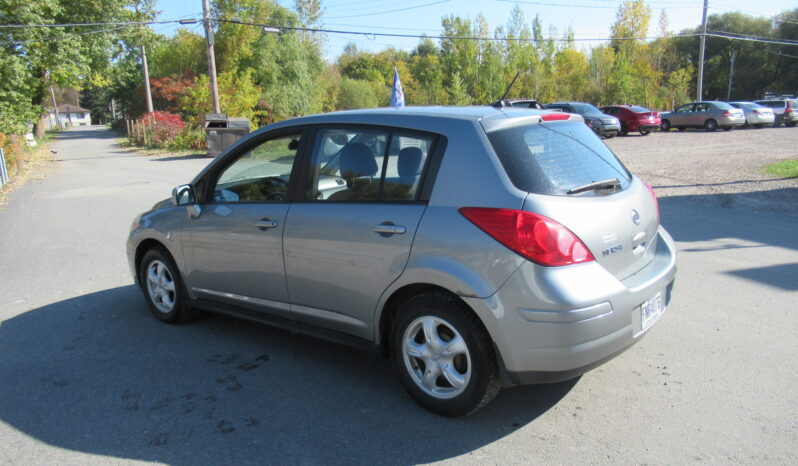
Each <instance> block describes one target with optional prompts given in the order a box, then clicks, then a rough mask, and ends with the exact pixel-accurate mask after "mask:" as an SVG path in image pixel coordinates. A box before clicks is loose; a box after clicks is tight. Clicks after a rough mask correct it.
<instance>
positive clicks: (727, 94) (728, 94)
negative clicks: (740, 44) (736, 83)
mask: <svg viewBox="0 0 798 466" xmlns="http://www.w3.org/2000/svg"><path fill="white" fill-rule="evenodd" d="M735 58H737V50H732V56H731V66H729V90H728V92H726V101H729V100H731V85H732V77H733V76H734V59H735Z"/></svg>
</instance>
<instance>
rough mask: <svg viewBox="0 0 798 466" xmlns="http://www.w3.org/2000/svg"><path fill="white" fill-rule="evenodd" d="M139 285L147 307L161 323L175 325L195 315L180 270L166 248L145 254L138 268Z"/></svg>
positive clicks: (152, 250)
mask: <svg viewBox="0 0 798 466" xmlns="http://www.w3.org/2000/svg"><path fill="white" fill-rule="evenodd" d="M139 283H140V284H141V289H142V291H143V292H144V300H145V301H147V306H149V308H150V311H152V314H153V315H154V316H155V317H156V318H157V319H158V320H160V321H161V322H166V323H168V324H176V323H179V322H185V321H187V320H189V319H191V318H192V317H194V316H195V315H196V310H195V309H193V308H192V306H191V303H190V302H189V300H188V295H187V294H186V289H185V287H184V286H183V279H182V278H181V277H180V271H179V270H178V268H177V265H176V264H175V261H174V260H173V259H172V256H171V255H170V254H169V252H167V251H166V249H164V248H162V247H155V248H152V249H150V250H148V251H147V252H146V253H144V257H142V259H141V264H140V267H139Z"/></svg>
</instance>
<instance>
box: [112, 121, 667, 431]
mask: <svg viewBox="0 0 798 466" xmlns="http://www.w3.org/2000/svg"><path fill="white" fill-rule="evenodd" d="M289 210H290V214H289ZM127 255H128V260H129V263H130V268H131V273H132V275H133V277H134V279H135V281H136V283H137V284H138V285H139V287H140V288H141V291H142V292H143V294H144V299H145V301H146V303H147V305H148V307H149V308H150V310H151V312H152V314H153V315H154V316H155V317H156V318H157V319H159V320H161V321H163V322H166V323H177V322H180V321H184V320H187V319H189V318H191V317H192V316H193V315H194V314H195V312H196V310H197V309H206V310H211V311H216V312H225V313H230V314H233V315H236V316H240V317H242V318H248V319H252V320H256V321H263V322H266V323H271V324H274V325H277V326H281V327H284V328H288V329H290V330H292V331H299V332H307V333H310V334H313V335H317V336H323V337H327V338H330V339H333V340H336V341H340V342H348V343H352V344H355V345H358V346H367V347H372V348H377V349H380V348H381V349H382V350H383V351H384V352H385V354H387V355H389V356H390V357H391V358H392V359H393V363H394V366H395V368H396V370H397V372H398V375H399V379H400V380H401V383H402V384H403V385H404V386H405V388H406V389H407V391H408V392H409V393H410V395H411V396H412V397H413V398H415V399H416V400H417V401H418V402H419V403H420V404H421V405H423V406H425V407H426V408H428V409H430V410H431V411H434V412H436V413H440V414H443V415H449V416H455V415H462V414H467V413H469V412H472V411H475V410H477V409H479V408H480V407H482V406H484V405H485V404H486V403H488V402H489V401H490V400H491V399H492V398H493V397H494V396H495V395H496V393H497V392H498V391H499V388H500V387H501V386H511V385H519V384H530V383H543V382H555V381H560V380H567V379H570V378H573V377H577V376H579V375H580V374H582V373H584V372H587V371H589V370H590V369H592V368H594V367H596V366H598V365H600V364H602V363H604V362H605V361H607V360H609V359H611V358H612V357H614V356H615V355H617V354H619V353H620V352H622V351H623V350H624V349H626V348H627V347H629V346H631V345H632V344H634V343H635V342H637V341H639V340H640V339H641V337H642V336H643V335H645V334H646V333H647V331H648V330H649V329H650V328H651V327H652V326H653V325H654V323H655V322H656V321H657V320H658V319H659V318H660V316H662V315H663V313H664V312H665V309H666V306H667V305H668V303H669V301H670V297H671V290H672V287H673V280H674V277H675V274H676V246H675V244H674V242H673V239H672V238H671V237H670V235H668V233H667V232H666V231H665V229H664V228H663V227H662V226H661V225H660V222H659V209H658V207H657V200H656V197H655V196H654V192H653V190H652V189H651V187H650V186H648V185H647V184H645V183H644V182H643V181H642V180H641V179H640V178H638V177H637V176H635V175H633V174H632V173H630V172H629V170H628V169H627V168H626V167H625V166H624V165H623V163H621V161H620V160H618V158H617V157H616V156H615V154H613V153H612V151H611V150H610V149H609V148H608V147H607V146H606V145H605V144H603V143H602V142H601V141H600V140H599V138H598V137H597V136H596V135H595V134H594V133H593V132H591V131H590V130H589V129H588V128H586V127H585V124H584V122H583V118H582V117H581V116H579V115H571V114H567V113H561V112H548V111H535V110H521V109H512V108H508V109H496V108H492V107H489V106H480V107H465V108H457V107H416V108H414V107H405V108H400V109H393V108H391V109H371V110H359V111H349V112H336V113H331V114H322V115H313V116H308V117H303V118H297V119H293V120H287V121H283V122H279V123H275V124H272V125H269V126H266V127H264V128H261V129H260V130H258V131H256V132H254V133H252V134H250V135H248V136H246V137H245V138H244V139H241V140H240V141H238V142H237V143H236V144H235V145H233V146H231V148H230V149H229V150H227V152H225V153H223V154H222V155H221V156H220V157H218V158H217V159H215V160H214V161H212V162H211V163H210V164H209V165H208V166H207V167H205V168H204V169H203V170H202V171H201V172H200V173H199V175H197V176H196V177H195V178H194V180H193V181H192V182H191V183H190V184H186V185H182V186H178V187H176V188H175V189H174V190H173V191H172V198H171V199H166V200H164V201H161V202H159V203H158V204H156V205H155V206H154V207H153V208H152V210H150V211H148V212H145V213H143V214H141V215H140V216H138V217H137V218H136V219H135V220H134V222H133V224H132V225H131V229H130V234H129V237H128V242H127ZM529 402H530V403H531V402H534V400H529Z"/></svg>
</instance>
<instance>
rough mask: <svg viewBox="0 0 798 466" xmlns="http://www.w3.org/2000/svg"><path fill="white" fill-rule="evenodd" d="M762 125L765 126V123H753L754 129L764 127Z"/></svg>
mask: <svg viewBox="0 0 798 466" xmlns="http://www.w3.org/2000/svg"><path fill="white" fill-rule="evenodd" d="M764 127H765V125H764V124H762V123H759V124H756V125H754V128H756V129H762V128H764Z"/></svg>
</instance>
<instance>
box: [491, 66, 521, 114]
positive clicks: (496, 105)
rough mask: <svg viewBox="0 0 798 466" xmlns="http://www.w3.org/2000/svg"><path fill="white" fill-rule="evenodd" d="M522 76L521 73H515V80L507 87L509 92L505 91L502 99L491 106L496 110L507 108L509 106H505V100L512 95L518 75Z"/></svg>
mask: <svg viewBox="0 0 798 466" xmlns="http://www.w3.org/2000/svg"><path fill="white" fill-rule="evenodd" d="M520 74H521V72H520V71H519V72H517V73H515V77H514V78H513V80H512V81H510V85H509V86H507V90H506V91H504V95H503V96H502V98H501V99H499V100H497V101H496V102H493V103H492V104H491V106H493V107H496V108H502V107H506V106H507V105H505V101H504V99H505V98H506V97H507V94H509V93H510V89H512V88H513V84H515V80H516V79H518V75H520Z"/></svg>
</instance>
